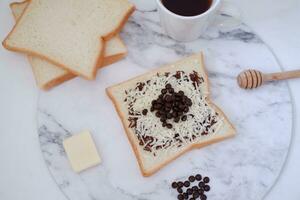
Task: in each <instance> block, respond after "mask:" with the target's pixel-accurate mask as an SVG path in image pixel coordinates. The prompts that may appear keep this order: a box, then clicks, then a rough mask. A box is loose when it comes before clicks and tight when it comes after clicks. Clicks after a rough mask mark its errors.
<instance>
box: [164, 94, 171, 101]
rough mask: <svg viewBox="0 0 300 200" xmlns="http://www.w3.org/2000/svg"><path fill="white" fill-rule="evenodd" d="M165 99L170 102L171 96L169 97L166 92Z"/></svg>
mask: <svg viewBox="0 0 300 200" xmlns="http://www.w3.org/2000/svg"><path fill="white" fill-rule="evenodd" d="M165 101H166V102H172V97H171V96H170V95H168V94H167V95H166V96H165Z"/></svg>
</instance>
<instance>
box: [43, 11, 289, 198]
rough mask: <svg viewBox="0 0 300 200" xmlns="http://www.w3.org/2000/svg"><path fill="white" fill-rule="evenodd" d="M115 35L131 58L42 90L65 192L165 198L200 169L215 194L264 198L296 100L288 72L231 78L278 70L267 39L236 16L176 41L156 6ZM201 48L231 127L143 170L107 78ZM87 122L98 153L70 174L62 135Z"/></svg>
mask: <svg viewBox="0 0 300 200" xmlns="http://www.w3.org/2000/svg"><path fill="white" fill-rule="evenodd" d="M223 18H226V16H221V15H220V16H219V17H218V19H219V20H223ZM187 31H188V30H187ZM121 36H122V38H123V39H124V42H125V44H126V45H127V47H128V49H129V54H128V56H127V58H126V59H124V60H123V61H121V62H118V63H116V64H113V65H111V66H109V67H106V68H104V69H101V70H100V72H99V73H98V74H97V79H96V80H95V81H87V80H84V79H81V78H75V79H73V80H71V81H68V82H66V83H64V84H62V85H60V86H58V87H56V88H54V89H52V90H50V91H48V92H42V91H41V92H40V98H39V104H38V109H37V118H38V133H39V140H40V144H41V151H42V153H43V156H44V159H45V162H46V164H47V166H48V168H49V172H50V173H51V175H52V176H53V179H54V180H55V181H56V183H57V185H58V187H59V188H60V189H61V190H62V192H63V193H64V194H65V195H66V196H67V197H68V198H69V199H71V200H102V199H103V200H107V199H123V200H127V199H155V200H157V199H163V200H168V199H175V198H176V194H177V193H176V192H175V191H173V190H172V189H171V188H170V183H171V182H172V181H174V180H182V179H185V178H186V177H187V176H189V175H190V174H195V173H200V174H202V175H207V176H209V177H211V188H212V189H211V191H210V192H209V193H208V198H209V199H211V200H220V199H223V200H244V199H245V200H246V199H247V200H259V199H262V198H263V197H264V195H266V193H267V192H268V191H269V190H270V188H271V187H272V185H273V184H274V183H275V181H276V179H277V177H278V176H279V174H280V171H281V169H282V167H283V165H284V162H285V159H286V156H287V153H288V149H289V144H290V140H291V136H292V103H291V97H290V93H289V90H288V86H287V84H286V83H285V82H278V83H271V84H267V85H264V86H263V87H261V88H258V89H256V90H242V89H240V88H239V87H238V86H237V84H236V76H237V74H238V73H239V72H241V71H242V70H244V69H247V68H249V67H254V68H256V69H258V70H261V71H263V72H272V71H280V67H279V65H278V63H277V62H276V59H275V57H274V55H273V54H272V53H271V52H270V50H269V49H268V48H267V46H266V45H265V44H264V43H263V41H262V40H260V38H259V37H258V36H257V35H255V34H254V33H253V32H252V31H251V30H250V29H249V28H248V27H247V26H246V25H244V24H242V25H240V26H239V27H236V28H234V29H224V28H222V27H221V26H217V25H216V26H212V27H210V28H209V30H208V31H207V32H206V34H205V35H204V36H203V37H202V38H200V39H199V40H197V41H194V42H190V43H178V42H176V41H174V40H172V39H171V38H169V37H168V36H167V35H165V33H164V32H163V30H162V29H161V27H160V25H159V19H158V15H157V12H156V11H155V10H143V11H141V10H137V11H136V12H135V13H134V15H133V16H132V17H131V18H130V19H129V22H128V23H127V25H126V27H125V28H124V30H123V32H122V34H121ZM199 51H203V52H204V55H205V64H206V68H207V71H208V75H209V80H210V83H211V94H212V99H213V101H214V102H215V103H216V104H217V105H218V106H219V107H220V108H222V109H223V111H224V112H225V113H226V115H227V116H228V118H229V119H230V120H231V121H232V123H233V124H234V125H235V127H236V129H237V135H236V137H234V138H232V139H228V140H226V141H223V142H220V143H217V144H213V145H210V146H208V147H205V148H202V149H197V150H193V151H190V152H188V153H186V154H185V155H183V156H181V157H180V158H178V159H176V160H175V161H173V162H172V163H170V164H169V165H167V166H166V167H164V168H163V169H161V170H160V171H159V172H158V173H156V174H154V175H153V176H151V177H148V178H145V177H143V176H142V175H141V173H140V170H139V168H138V165H137V161H136V158H135V156H134V154H133V151H132V149H131V146H130V144H129V142H128V140H127V137H126V135H125V132H124V130H123V128H122V124H121V122H120V120H119V117H118V116H117V113H116V111H115V109H114V107H113V105H112V103H111V102H110V100H109V98H108V97H107V96H106V94H105V88H106V87H108V86H111V85H113V84H116V83H119V82H121V81H124V80H127V79H129V78H132V77H134V76H136V75H139V74H142V73H145V72H147V71H148V70H150V69H153V68H155V67H157V66H160V65H162V64H166V63H170V62H174V61H176V60H177V59H180V58H182V57H185V56H188V55H190V54H193V53H195V52H199ZM86 129H88V130H90V131H91V133H92V136H93V138H94V141H95V143H96V145H97V148H98V150H99V152H100V155H101V157H102V163H101V164H100V165H98V166H97V167H93V168H91V169H88V170H86V171H83V172H82V173H80V174H76V173H74V172H73V171H72V170H71V168H70V165H69V163H68V160H67V157H66V154H65V152H64V149H63V146H62V141H63V139H64V138H66V137H69V136H71V135H72V134H76V133H79V132H80V131H82V130H86Z"/></svg>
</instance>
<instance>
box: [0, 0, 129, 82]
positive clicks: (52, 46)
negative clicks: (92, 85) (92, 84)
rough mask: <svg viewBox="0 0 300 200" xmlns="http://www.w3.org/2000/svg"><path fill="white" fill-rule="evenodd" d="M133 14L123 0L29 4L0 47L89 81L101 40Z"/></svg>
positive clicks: (99, 57) (41, 0)
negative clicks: (37, 59)
mask: <svg viewBox="0 0 300 200" xmlns="http://www.w3.org/2000/svg"><path fill="white" fill-rule="evenodd" d="M133 10H134V6H133V4H131V3H129V2H128V1H127V0H114V1H111V0H92V1H89V2H88V3H87V2H86V1H83V0H51V1H48V0H31V1H29V4H28V6H27V7H26V9H25V11H24V12H23V14H22V16H21V18H20V19H19V20H18V21H17V23H16V25H15V26H14V28H13V30H12V31H11V32H10V33H9V35H8V36H7V37H6V39H5V40H4V41H3V46H4V47H5V48H7V49H9V50H13V51H19V52H23V53H26V54H29V55H33V56H39V57H40V58H43V59H46V60H48V61H50V62H51V63H52V64H56V65H58V66H60V67H63V68H65V69H67V70H69V71H71V72H72V73H74V74H76V75H80V76H83V77H85V78H87V79H93V78H95V74H96V69H97V65H98V64H99V63H102V62H103V56H104V39H107V40H108V39H110V38H112V37H113V36H114V35H115V34H116V33H118V32H119V30H120V29H121V27H122V26H123V25H124V23H125V22H126V20H127V19H128V17H129V16H130V14H131V13H132V12H133Z"/></svg>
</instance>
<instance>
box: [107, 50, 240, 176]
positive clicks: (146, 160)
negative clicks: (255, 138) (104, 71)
mask: <svg viewBox="0 0 300 200" xmlns="http://www.w3.org/2000/svg"><path fill="white" fill-rule="evenodd" d="M180 71H181V72H180ZM182 71H183V72H184V73H185V74H191V73H197V74H198V75H199V77H202V78H200V79H199V80H201V81H202V83H200V84H198V86H197V88H196V86H193V83H192V81H191V79H189V82H188V81H186V82H185V83H182V85H180V84H179V81H178V80H177V78H176V77H175V76H173V75H174V74H176V73H177V72H179V73H182ZM166 74H168V77H166ZM183 75H184V74H182V75H181V76H180V77H182V80H183V78H184V76H183ZM187 77H189V76H188V75H187ZM180 79H181V78H180ZM197 80H198V79H197ZM153 81H154V82H155V84H154V82H153ZM141 83H142V84H141ZM152 83H153V84H152ZM166 83H172V85H173V88H174V90H175V91H177V92H178V90H182V91H184V93H185V94H186V95H187V96H188V97H189V98H191V99H192V101H193V105H192V106H191V107H190V109H189V113H191V114H193V115H194V116H192V115H190V114H189V115H188V116H189V117H188V119H187V121H180V122H179V123H174V122H172V124H173V128H172V129H167V128H166V127H163V126H162V125H161V122H160V120H159V118H157V117H156V116H155V114H154V112H150V107H151V102H152V100H153V99H155V98H157V96H158V95H159V94H160V91H161V89H163V88H164V87H165V85H166ZM208 84H209V83H208V78H207V75H206V72H205V68H204V63H203V55H202V53H201V54H197V55H193V56H191V57H188V58H185V59H182V60H180V61H178V62H175V63H173V64H169V65H167V66H164V67H161V68H158V69H156V70H154V71H150V72H148V73H146V74H144V75H141V76H138V77H136V78H133V79H130V80H128V81H125V82H123V83H120V84H117V85H115V86H112V87H109V88H107V90H106V92H107V94H108V96H109V97H110V98H111V100H112V101H113V103H114V106H115V108H116V110H117V112H118V114H119V117H120V118H121V120H122V123H123V126H124V129H125V131H126V134H127V137H128V139H129V141H130V143H131V146H132V148H133V150H134V153H135V155H136V157H137V160H138V163H139V166H140V169H141V172H142V175H143V176H150V175H152V174H153V173H155V172H157V171H158V170H159V169H161V168H162V167H164V166H165V165H167V164H168V163H170V162H171V161H173V160H174V159H176V158H177V157H179V156H180V155H182V154H184V153H185V152H187V151H189V150H191V149H193V148H200V147H203V146H206V145H209V144H212V143H215V142H218V141H221V140H224V139H226V138H229V137H232V136H234V135H235V129H234V127H233V125H232V124H231V123H230V122H229V120H228V119H227V118H226V116H225V114H224V113H223V112H222V111H221V110H220V109H219V108H218V107H217V106H216V105H214V104H213V103H212V102H211V100H210V97H209V87H208ZM141 85H142V86H141ZM140 86H141V87H140ZM195 94H197V95H195ZM132 97H134V98H132ZM134 99H135V100H134ZM200 102H201V105H203V106H202V107H201V106H200ZM203 102H205V104H203ZM130 104H131V108H132V110H131V114H130V113H129V107H130ZM143 109H147V110H148V113H147V114H146V115H143V114H142V113H141V112H142V110H143ZM208 111H209V112H208ZM132 113H134V114H132ZM209 113H210V115H206V114H209ZM205 116H206V117H205ZM208 116H210V117H208ZM130 117H137V119H136V120H135V121H134V120H131V122H134V123H130V121H129V118H130ZM201 117H204V118H203V119H204V120H211V118H214V117H215V119H216V121H217V122H216V123H215V124H212V125H211V126H210V127H209V126H208V124H205V127H204V126H203V127H202V128H205V129H200V130H201V131H196V130H198V129H194V127H196V126H195V123H196V121H197V119H199V120H200V119H201ZM203 119H202V120H203ZM194 120H195V121H194ZM133 124H134V125H133ZM201 126H202V125H201ZM206 128H208V129H207V130H208V131H207V132H205V130H206ZM153 130H156V131H153ZM200 132H201V134H200ZM143 133H147V134H148V135H147V134H146V135H143ZM176 133H179V135H177V136H175V137H179V138H180V139H182V138H183V139H182V141H183V142H182V141H181V142H182V143H178V141H177V140H174V137H173V136H174V134H176ZM202 133H204V135H202ZM191 134H192V135H195V136H191ZM182 136H183V137H182ZM184 136H186V137H187V138H184ZM146 137H154V139H153V138H152V139H151V138H148V139H145V140H144V139H143V140H144V141H143V140H141V139H140V138H146ZM166 138H167V139H166ZM168 138H169V140H170V141H171V142H170V144H171V146H169V147H168V146H166V148H165V147H163V148H160V149H159V148H158V149H159V150H158V151H156V150H155V149H156V148H157V147H158V143H159V142H161V141H167V140H168ZM191 138H192V139H191ZM149 139H151V140H152V141H151V140H150V142H149ZM165 139H166V140H165ZM141 141H142V142H141ZM153 141H154V142H153ZM139 143H140V144H139ZM146 143H147V144H151V145H152V147H151V146H150V149H151V148H152V149H151V151H148V150H147V149H146V148H145V147H146V146H147V145H146ZM160 144H162V143H160ZM165 144H167V143H165ZM180 144H181V145H180ZM145 145H146V146H145ZM154 147H155V148H154ZM154 154H156V155H154Z"/></svg>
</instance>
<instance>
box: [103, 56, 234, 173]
mask: <svg viewBox="0 0 300 200" xmlns="http://www.w3.org/2000/svg"><path fill="white" fill-rule="evenodd" d="M200 56H201V61H202V66H203V69H202V70H203V71H204V74H202V75H203V77H204V79H205V81H206V83H207V85H206V86H207V87H206V89H207V92H208V93H207V96H206V100H207V103H208V104H209V105H210V106H212V107H213V108H214V109H215V110H216V111H217V112H219V113H220V114H222V116H223V117H224V120H225V121H226V123H228V125H229V126H230V129H229V130H228V131H227V132H226V134H223V135H222V136H219V137H215V138H213V139H210V140H209V141H205V142H201V143H192V144H190V145H189V146H188V147H187V148H185V149H183V150H182V151H180V152H178V153H177V154H176V156H174V157H171V158H170V159H167V160H165V161H164V162H162V163H160V164H159V165H156V166H155V167H154V168H152V169H151V170H146V169H145V167H144V165H143V161H142V158H141V155H140V153H139V151H138V149H137V148H138V147H137V145H138V142H137V141H135V140H136V138H134V137H135V134H132V133H131V131H132V130H130V129H129V128H128V126H127V118H126V116H124V115H123V113H122V112H121V110H120V107H121V106H120V105H119V103H118V101H117V99H116V98H115V97H114V95H113V93H112V88H113V87H115V86H118V85H121V84H124V83H126V82H129V81H132V80H135V79H137V78H140V77H143V76H145V74H142V75H140V76H137V77H134V78H132V79H129V80H127V81H125V82H123V83H119V84H116V85H115V86H111V87H109V88H106V93H107V95H108V97H109V98H110V99H111V101H112V102H113V104H114V107H115V109H116V111H117V113H118V115H119V117H120V119H121V121H122V124H123V127H124V129H125V133H126V135H127V138H128V139H129V142H130V144H131V147H132V149H133V151H134V154H135V156H136V158H137V161H138V165H139V168H140V171H141V173H142V175H143V176H144V177H149V176H151V175H153V174H154V173H156V172H157V171H159V170H160V169H161V168H163V167H164V166H166V165H167V164H169V163H170V162H172V161H173V160H175V159H177V158H178V157H180V156H181V155H183V154H185V153H186V152H188V151H190V150H192V149H195V148H201V147H204V146H207V145H210V144H213V143H216V142H219V141H222V140H224V139H226V138H230V137H233V136H234V135H235V132H236V130H235V128H234V126H233V125H232V124H231V123H230V121H229V120H228V118H227V117H226V115H225V114H224V113H223V111H221V109H219V108H218V107H217V106H216V105H215V104H214V103H212V101H211V99H210V93H209V91H210V90H209V82H208V76H207V72H206V69H205V65H204V62H203V61H204V59H203V54H202V53H201V54H200ZM167 67H168V66H163V67H161V68H159V69H154V70H151V71H150V72H148V73H151V72H159V71H161V70H164V69H165V68H167Z"/></svg>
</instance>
